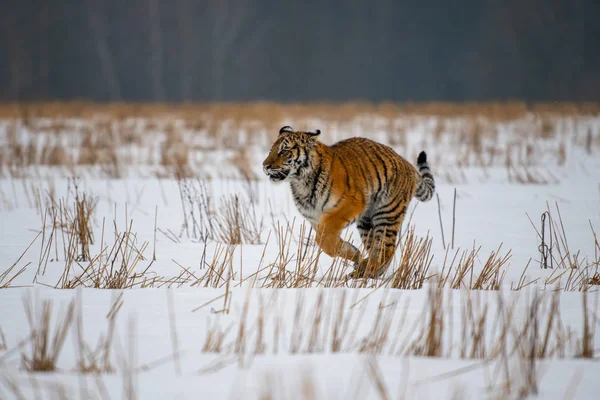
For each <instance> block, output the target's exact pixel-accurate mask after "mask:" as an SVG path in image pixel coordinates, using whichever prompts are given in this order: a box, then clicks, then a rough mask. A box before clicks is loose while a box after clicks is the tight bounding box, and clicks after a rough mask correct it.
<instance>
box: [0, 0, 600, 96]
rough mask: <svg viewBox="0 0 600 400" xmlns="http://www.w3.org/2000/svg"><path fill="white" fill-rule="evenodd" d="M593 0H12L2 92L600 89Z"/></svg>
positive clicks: (598, 10)
mask: <svg viewBox="0 0 600 400" xmlns="http://www.w3.org/2000/svg"><path fill="white" fill-rule="evenodd" d="M599 15H600V2H598V1H593V0H502V1H498V0H464V1H461V2H448V1H445V0H379V1H373V0H330V1H327V0H304V1H284V0H282V1H266V0H237V1H235V0H203V1H196V0H126V1H123V0H62V1H51V0H7V1H4V2H3V10H2V13H0V100H20V101H23V100H53V99H60V100H66V99H89V100H100V101H154V102H165V101H166V102H180V101H246V100H270V101H290V102H291V101H309V100H327V101H342V100H344V101H345V100H371V101H384V100H389V101H431V100H439V101H488V100H511V99H519V100H524V101H598V100H600V73H599V71H600V50H599V49H600V18H598V16H599Z"/></svg>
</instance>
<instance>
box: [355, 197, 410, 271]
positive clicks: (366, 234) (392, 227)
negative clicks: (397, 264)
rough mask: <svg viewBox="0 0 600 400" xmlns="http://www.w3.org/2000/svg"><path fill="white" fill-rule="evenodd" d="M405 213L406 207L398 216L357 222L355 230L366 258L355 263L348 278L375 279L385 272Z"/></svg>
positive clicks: (365, 219) (392, 214)
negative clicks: (366, 253) (358, 234)
mask: <svg viewBox="0 0 600 400" xmlns="http://www.w3.org/2000/svg"><path fill="white" fill-rule="evenodd" d="M405 213H406V207H403V208H402V209H401V210H400V212H399V213H398V214H394V213H390V214H387V215H382V216H379V217H377V218H376V219H374V220H371V219H368V218H360V219H359V220H358V222H357V228H358V230H359V232H360V236H361V239H362V241H363V245H364V246H365V249H366V251H367V252H368V256H367V258H365V259H364V260H361V261H360V262H358V263H356V266H355V269H354V271H352V272H351V273H350V275H349V277H350V278H363V277H369V278H376V277H378V276H380V275H381V274H383V273H384V272H385V270H386V268H387V267H388V265H389V263H390V261H391V260H392V257H393V256H394V252H395V251H396V247H397V238H398V231H399V230H400V226H401V225H402V221H403V220H404V215H405Z"/></svg>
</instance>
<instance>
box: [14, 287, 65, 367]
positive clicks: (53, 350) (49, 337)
mask: <svg viewBox="0 0 600 400" xmlns="http://www.w3.org/2000/svg"><path fill="white" fill-rule="evenodd" d="M24 305H25V314H26V316H27V322H28V323H29V329H30V330H31V336H32V340H31V353H30V354H29V355H26V354H22V360H23V366H24V368H25V369H26V370H28V371H42V372H46V371H55V370H56V361H57V359H58V357H59V356H60V352H61V350H62V346H63V344H64V342H65V339H66V337H67V332H68V329H69V327H70V326H71V322H72V321H73V314H74V309H75V303H74V302H73V301H71V302H70V303H69V305H68V306H67V310H66V311H65V312H64V313H62V314H61V315H60V316H59V317H58V318H57V321H56V322H55V328H54V330H53V329H52V327H51V321H52V308H53V307H52V301H51V300H44V301H43V302H42V304H41V310H39V307H40V305H34V304H32V300H31V297H29V298H26V299H25V300H24Z"/></svg>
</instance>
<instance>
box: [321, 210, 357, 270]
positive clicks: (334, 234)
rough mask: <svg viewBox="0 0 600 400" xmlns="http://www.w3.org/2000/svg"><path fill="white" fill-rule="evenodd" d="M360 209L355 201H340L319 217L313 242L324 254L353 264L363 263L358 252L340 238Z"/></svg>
mask: <svg viewBox="0 0 600 400" xmlns="http://www.w3.org/2000/svg"><path fill="white" fill-rule="evenodd" d="M362 208H363V207H362V206H361V204H360V203H359V202H357V201H352V200H346V201H340V202H339V204H338V205H337V206H336V208H335V209H332V210H329V211H327V212H326V213H325V214H323V215H322V216H321V218H320V219H319V224H318V226H317V227H316V229H315V230H316V239H315V241H316V243H317V245H318V246H319V247H320V248H321V249H322V250H323V251H324V252H325V254H327V255H329V256H331V257H336V256H337V257H342V258H344V259H346V260H349V261H352V262H354V263H360V262H362V261H363V258H362V256H361V254H360V251H359V250H358V249H357V248H356V247H355V246H353V245H352V244H350V243H348V242H346V241H344V240H342V239H341V238H340V233H341V231H342V229H344V227H345V226H346V225H347V224H348V223H349V222H350V221H352V220H354V219H355V218H356V217H357V216H358V215H359V214H360V212H361V211H362Z"/></svg>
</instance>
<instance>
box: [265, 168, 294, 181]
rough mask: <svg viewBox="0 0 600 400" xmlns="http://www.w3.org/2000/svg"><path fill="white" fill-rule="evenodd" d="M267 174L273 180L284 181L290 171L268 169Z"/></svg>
mask: <svg viewBox="0 0 600 400" xmlns="http://www.w3.org/2000/svg"><path fill="white" fill-rule="evenodd" d="M266 173H267V176H268V177H269V179H270V180H271V181H273V182H281V181H283V180H284V179H285V178H287V176H288V174H289V171H281V170H278V171H272V170H271V171H267V172H266Z"/></svg>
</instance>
